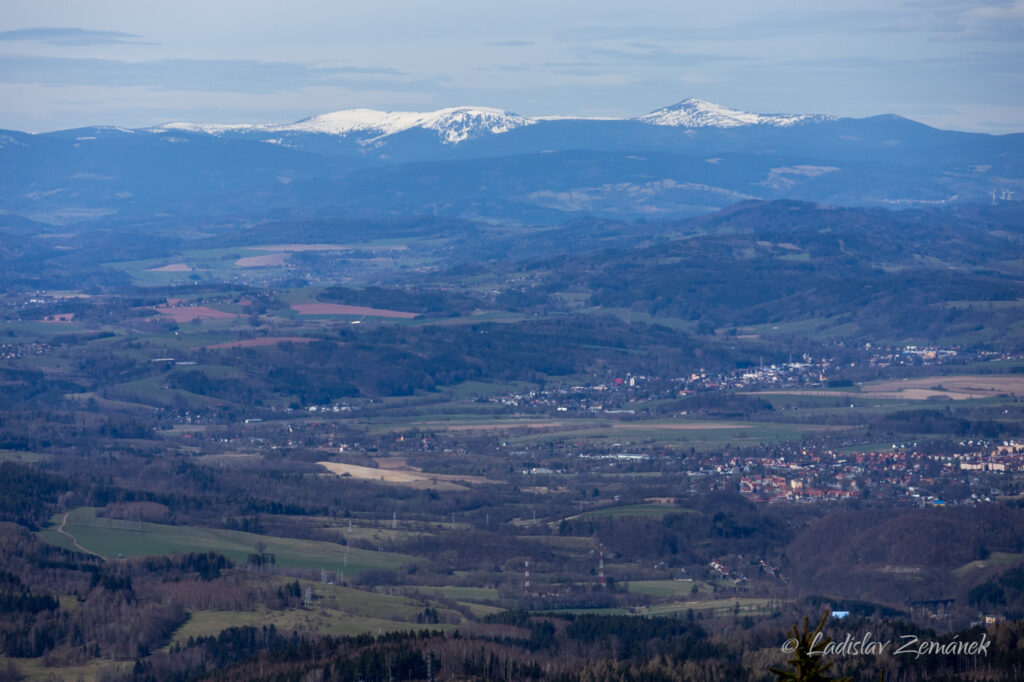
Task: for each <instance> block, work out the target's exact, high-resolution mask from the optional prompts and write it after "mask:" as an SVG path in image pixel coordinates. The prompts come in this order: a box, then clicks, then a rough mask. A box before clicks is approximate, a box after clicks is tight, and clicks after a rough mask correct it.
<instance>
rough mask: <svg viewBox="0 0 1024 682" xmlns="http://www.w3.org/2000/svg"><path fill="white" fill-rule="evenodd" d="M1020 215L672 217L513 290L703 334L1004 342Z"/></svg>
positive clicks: (1011, 312)
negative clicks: (749, 329)
mask: <svg viewBox="0 0 1024 682" xmlns="http://www.w3.org/2000/svg"><path fill="white" fill-rule="evenodd" d="M1022 218H1024V206H1022V204H1020V203H1004V204H1000V205H996V206H980V205H972V206H964V207H959V208H956V209H941V210H940V209H931V210H912V211H911V210H908V211H887V210H884V209H861V208H830V207H822V206H817V205H814V204H809V203H803V202H791V201H781V202H747V203H742V204H738V205H736V206H733V207H731V208H729V209H725V210H723V211H720V212H718V213H715V214H713V215H711V216H706V217H702V218H696V219H691V220H686V221H681V222H678V223H674V224H673V225H672V229H671V230H669V231H668V233H669V234H670V235H672V237H671V238H669V239H664V238H663V239H661V240H659V241H658V243H653V244H649V245H647V246H642V247H636V248H629V249H618V250H606V251H602V252H598V253H594V254H590V255H582V256H581V255H579V254H577V255H574V256H572V257H569V256H560V257H556V258H554V259H549V260H544V261H538V262H536V263H534V264H533V265H532V268H533V270H534V271H535V272H542V273H544V274H543V276H541V277H539V279H540V283H538V284H537V285H536V286H534V287H532V288H531V289H529V290H528V291H526V292H524V294H525V295H526V296H527V298H531V299H532V300H534V301H541V300H547V297H550V296H551V295H553V294H556V293H558V292H575V293H576V294H585V297H583V298H582V304H583V305H586V306H596V307H602V308H629V309H631V310H633V311H639V312H644V313H649V314H651V315H654V316H656V317H663V318H680V319H682V320H684V321H691V322H696V323H698V325H700V328H701V329H702V330H704V331H705V332H710V331H712V330H714V329H720V328H733V327H739V326H756V325H779V324H782V323H784V324H788V325H792V324H793V323H795V322H802V323H803V324H804V326H805V327H809V328H813V329H814V330H817V331H826V330H830V329H832V330H833V331H834V334H833V335H834V336H836V337H842V338H851V339H857V340H859V339H865V340H871V339H872V338H884V339H896V340H899V339H903V338H905V337H908V336H911V335H917V337H918V338H920V339H922V340H928V341H934V342H939V341H949V340H951V339H957V338H961V337H971V340H973V341H975V342H983V343H993V344H996V345H1000V344H1002V345H1004V346H1005V345H1008V346H1013V347H1017V345H1019V344H1020V339H1021V338H1022V337H1021V334H1020V331H1021V330H1020V329H1019V328H1018V326H1017V325H1016V324H1015V321H1014V319H1012V318H1014V316H1016V312H1015V307H1014V306H1015V303H1014V302H1016V301H1018V300H1020V299H1024V281H1022V280H1024V262H1022V261H1021V256H1022V253H1024V220H1022ZM1003 318H1006V319H1003ZM840 325H845V326H844V327H843V329H842V330H839V331H835V330H834V328H836V327H839V326H840ZM979 332H982V333H981V334H979ZM972 335H973V336H972ZM975 337H976V338H975Z"/></svg>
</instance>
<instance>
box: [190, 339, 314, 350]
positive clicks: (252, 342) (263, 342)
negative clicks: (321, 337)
mask: <svg viewBox="0 0 1024 682" xmlns="http://www.w3.org/2000/svg"><path fill="white" fill-rule="evenodd" d="M314 340H315V339H311V338H310V337H308V336H261V337H260V338H257V339H242V340H240V341H225V342H224V343H215V344H213V345H212V346H203V348H206V349H207V350H219V349H223V348H258V347H260V346H276V345H277V344H279V343H309V342H310V341H314Z"/></svg>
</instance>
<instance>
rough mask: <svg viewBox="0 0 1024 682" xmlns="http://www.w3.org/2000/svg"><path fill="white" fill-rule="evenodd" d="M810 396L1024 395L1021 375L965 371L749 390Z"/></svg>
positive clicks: (956, 397) (963, 397)
mask: <svg viewBox="0 0 1024 682" xmlns="http://www.w3.org/2000/svg"><path fill="white" fill-rule="evenodd" d="M758 393H760V394H762V395H812V396H827V397H837V398H849V399H853V398H875V399H878V400H929V399H939V398H945V399H948V400H970V399H972V398H992V397H994V396H997V395H1000V394H1009V395H1024V375H1021V376H1007V375H1005V374H964V375H961V376H935V377H923V378H920V379H907V380H893V381H877V382H873V383H870V384H864V385H863V386H861V390H860V392H853V391H751V392H750V394H751V395H755V394H758Z"/></svg>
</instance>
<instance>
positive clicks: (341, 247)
mask: <svg viewBox="0 0 1024 682" xmlns="http://www.w3.org/2000/svg"><path fill="white" fill-rule="evenodd" d="M247 248H250V249H256V250H258V251H291V252H299V251H349V250H352V249H358V250H360V251H405V250H407V249H408V248H409V247H408V246H406V245H405V244H395V245H393V246H361V245H352V244H273V245H270V246H250V247H247Z"/></svg>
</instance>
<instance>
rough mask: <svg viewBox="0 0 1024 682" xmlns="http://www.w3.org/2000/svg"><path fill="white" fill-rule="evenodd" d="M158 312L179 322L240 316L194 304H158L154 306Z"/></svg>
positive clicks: (226, 318)
mask: <svg viewBox="0 0 1024 682" xmlns="http://www.w3.org/2000/svg"><path fill="white" fill-rule="evenodd" d="M154 310H156V311H157V312H158V313H160V314H161V315H164V316H166V317H169V318H171V319H172V320H174V321H175V322H177V323H179V324H180V323H182V322H191V321H192V320H195V319H200V320H230V319H232V318H235V317H238V316H237V315H236V314H235V313H226V312H224V311H223V310H217V309H215V308H210V307H209V306H204V305H193V306H166V305H164V306H158V307H156V308H154Z"/></svg>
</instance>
